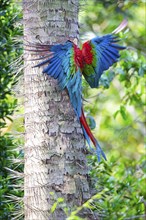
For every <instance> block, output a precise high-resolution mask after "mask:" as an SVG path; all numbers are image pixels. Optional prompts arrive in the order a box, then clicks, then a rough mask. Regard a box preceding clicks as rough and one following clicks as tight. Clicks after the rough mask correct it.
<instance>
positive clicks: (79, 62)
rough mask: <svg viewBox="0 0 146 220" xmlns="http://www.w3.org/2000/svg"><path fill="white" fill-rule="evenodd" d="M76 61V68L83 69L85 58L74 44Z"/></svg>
mask: <svg viewBox="0 0 146 220" xmlns="http://www.w3.org/2000/svg"><path fill="white" fill-rule="evenodd" d="M74 61H75V64H76V66H78V67H79V68H81V69H82V68H83V56H82V51H81V50H80V49H79V48H78V47H77V45H75V44H74Z"/></svg>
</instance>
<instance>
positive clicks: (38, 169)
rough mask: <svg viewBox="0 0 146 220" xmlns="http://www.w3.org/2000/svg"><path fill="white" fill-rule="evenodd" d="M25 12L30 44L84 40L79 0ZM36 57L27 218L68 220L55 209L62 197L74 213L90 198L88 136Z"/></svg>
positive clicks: (29, 73)
mask: <svg viewBox="0 0 146 220" xmlns="http://www.w3.org/2000/svg"><path fill="white" fill-rule="evenodd" d="M23 11H24V41H25V42H31V43H36V42H39V40H41V41H42V42H43V43H51V44H54V43H55V42H64V41H66V40H67V39H74V38H78V0H53V1H52V0H31V1H30V0H23ZM31 58H32V57H31V54H30V53H29V52H27V51H26V52H25V56H24V59H25V70H24V86H25V133H26V135H25V148H24V151H25V168H24V176H25V178H24V212H25V220H46V219H47V220H48V219H49V220H64V219H65V218H66V214H65V212H64V210H63V208H62V207H61V206H60V205H58V206H57V208H56V209H55V211H54V212H52V213H51V211H50V210H51V207H52V205H53V204H54V202H56V201H57V199H58V198H60V197H61V198H64V203H66V204H67V207H68V210H71V209H72V208H73V207H74V206H79V205H81V204H82V203H83V202H84V201H85V200H87V199H88V198H89V196H90V194H89V186H88V182H87V167H86V158H85V154H84V145H85V143H84V138H83V135H82V130H81V127H80V124H79V123H78V121H77V119H76V117H75V114H74V111H73V109H72V107H71V105H70V102H69V98H68V95H67V93H66V91H63V92H60V91H59V89H58V86H57V82H56V81H55V80H53V79H51V78H50V77H47V76H46V75H43V74H42V73H41V71H42V70H41V68H40V69H34V68H31V67H32V66H33V65H34V64H35V62H30V61H28V60H30V59H31ZM33 58H34V57H33ZM52 210H53V209H52Z"/></svg>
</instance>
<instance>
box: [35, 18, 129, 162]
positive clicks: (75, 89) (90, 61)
mask: <svg viewBox="0 0 146 220" xmlns="http://www.w3.org/2000/svg"><path fill="white" fill-rule="evenodd" d="M126 25H127V21H126V20H124V21H123V22H122V23H121V24H120V25H119V27H118V28H117V29H116V30H115V31H113V32H112V33H111V34H107V35H104V36H102V37H98V36H97V37H95V38H93V39H91V40H89V41H87V42H85V43H84V44H83V45H82V48H81V49H80V48H79V47H78V46H77V45H76V44H75V43H73V42H72V41H70V40H67V41H66V42H65V43H62V44H55V45H41V44H40V45H36V50H32V51H36V52H40V53H41V52H42V53H45V55H47V56H48V57H47V59H45V58H46V56H44V61H42V62H40V63H38V64H37V65H36V66H34V67H40V66H44V65H46V66H45V67H44V69H43V71H42V72H43V73H46V74H47V75H49V76H51V77H53V78H54V79H57V80H58V84H59V87H60V88H61V89H62V90H63V89H67V91H68V95H69V97H70V102H71V105H72V107H73V109H74V111H75V113H76V116H77V118H78V120H79V122H80V124H81V127H82V130H83V134H84V137H85V139H86V141H87V143H88V145H89V146H90V147H91V145H90V141H92V143H93V145H94V146H95V149H96V150H95V151H96V154H97V157H98V161H100V158H101V156H102V157H103V158H104V159H105V160H106V156H105V154H104V152H103V151H102V149H101V147H100V145H99V143H98V141H97V140H96V138H95V137H94V136H93V134H92V132H91V130H90V128H89V126H88V124H87V121H86V118H85V115H84V110H83V103H82V86H81V84H82V75H83V76H84V78H85V80H86V81H87V82H88V83H89V85H90V87H91V88H97V87H98V85H99V80H100V77H101V75H102V74H103V72H104V71H105V70H107V69H108V68H109V67H110V66H112V65H113V63H115V62H117V61H118V58H119V57H120V55H119V50H123V49H125V47H123V46H120V45H119V44H117V42H118V41H119V39H117V36H116V35H115V34H117V33H118V32H120V31H121V30H123V29H124V28H125V27H126ZM42 58H43V57H41V59H42ZM91 149H93V148H91Z"/></svg>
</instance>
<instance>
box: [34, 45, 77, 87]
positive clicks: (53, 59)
mask: <svg viewBox="0 0 146 220" xmlns="http://www.w3.org/2000/svg"><path fill="white" fill-rule="evenodd" d="M36 51H38V52H43V51H44V52H45V55H48V58H47V59H45V60H44V61H42V62H40V63H39V64H37V65H36V66H34V67H40V66H44V65H47V66H46V67H45V68H44V69H43V73H46V74H47V75H49V76H51V77H53V78H54V79H58V83H59V86H60V87H61V89H64V88H65V87H66V86H67V84H68V82H69V81H70V79H71V78H73V77H74V76H75V74H76V64H75V62H74V44H73V42H71V41H66V42H65V43H64V44H56V45H45V46H43V45H42V46H40V47H39V49H38V50H36Z"/></svg>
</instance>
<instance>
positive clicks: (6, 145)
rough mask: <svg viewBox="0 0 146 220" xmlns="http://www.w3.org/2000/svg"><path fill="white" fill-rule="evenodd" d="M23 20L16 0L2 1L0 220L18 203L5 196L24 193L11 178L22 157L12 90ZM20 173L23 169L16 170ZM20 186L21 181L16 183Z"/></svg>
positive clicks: (0, 12) (0, 40)
mask: <svg viewBox="0 0 146 220" xmlns="http://www.w3.org/2000/svg"><path fill="white" fill-rule="evenodd" d="M19 18H20V13H19V11H18V7H16V5H15V4H14V3H13V1H7V0H5V1H4V0H0V219H2V220H7V219H12V216H11V214H12V212H13V211H14V210H16V207H17V204H14V203H12V202H8V200H9V198H8V197H7V198H6V196H10V194H11V195H13V196H20V195H21V192H20V191H19V190H18V189H17V188H16V187H14V186H15V184H16V180H15V178H13V179H11V175H10V171H9V170H7V168H9V169H15V166H16V165H14V164H13V163H12V159H16V158H18V157H19V155H20V152H19V151H18V150H16V151H15V148H16V146H17V145H18V141H16V140H15V139H14V137H13V136H12V134H10V133H8V132H9V126H10V125H11V124H12V115H13V112H14V110H15V109H16V107H17V99H16V98H15V97H14V94H13V91H12V88H13V86H14V85H15V84H16V78H15V76H14V74H13V71H14V69H13V67H12V65H11V64H12V62H14V61H15V60H16V58H18V56H19V55H20V54H21V50H20V48H17V47H15V46H14V41H13V39H14V38H15V37H16V36H19V35H22V33H21V30H20V28H19V27H15V25H16V22H17V21H18V20H19ZM16 170H17V171H20V170H21V169H20V167H17V169H16ZM17 184H18V182H17Z"/></svg>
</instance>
